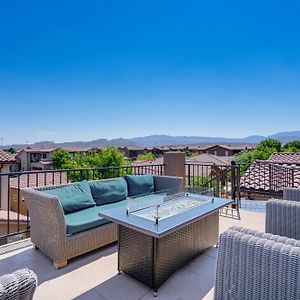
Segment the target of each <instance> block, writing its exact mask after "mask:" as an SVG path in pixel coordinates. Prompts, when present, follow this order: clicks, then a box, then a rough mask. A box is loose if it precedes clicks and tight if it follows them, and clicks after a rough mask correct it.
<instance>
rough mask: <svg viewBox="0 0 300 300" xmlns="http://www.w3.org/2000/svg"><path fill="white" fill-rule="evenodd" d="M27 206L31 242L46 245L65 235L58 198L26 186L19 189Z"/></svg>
mask: <svg viewBox="0 0 300 300" xmlns="http://www.w3.org/2000/svg"><path fill="white" fill-rule="evenodd" d="M21 193H22V195H23V196H24V199H25V203H26V205H27V208H28V212H29V218H30V233H31V240H32V242H33V243H34V244H35V245H36V246H38V247H39V248H44V247H47V244H49V243H54V242H55V241H57V240H58V239H61V240H63V239H65V238H66V236H67V225H66V222H65V216H64V211H63V208H62V206H61V204H60V202H59V199H58V198H57V197H55V196H52V195H49V194H47V193H44V192H41V191H37V190H34V189H32V188H26V189H22V190H21Z"/></svg>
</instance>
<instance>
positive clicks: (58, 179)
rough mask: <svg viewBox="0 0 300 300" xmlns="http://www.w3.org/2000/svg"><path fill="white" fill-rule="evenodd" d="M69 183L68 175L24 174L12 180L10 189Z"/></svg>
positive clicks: (63, 173)
mask: <svg viewBox="0 0 300 300" xmlns="http://www.w3.org/2000/svg"><path fill="white" fill-rule="evenodd" d="M65 183H67V173H66V172H62V173H60V172H58V173H34V174H30V173H29V174H22V175H20V176H19V179H18V177H12V178H10V187H13V188H18V186H20V188H26V187H40V186H46V185H59V184H65Z"/></svg>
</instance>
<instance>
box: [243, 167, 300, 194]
mask: <svg viewBox="0 0 300 300" xmlns="http://www.w3.org/2000/svg"><path fill="white" fill-rule="evenodd" d="M270 180H271V185H270ZM240 182H241V189H242V190H254V191H261V192H264V191H269V190H270V188H271V189H272V190H275V191H282V190H283V188H284V187H292V186H293V187H295V188H300V166H297V165H288V164H283V165H281V164H275V163H272V162H269V161H255V162H254V163H252V164H251V166H250V167H249V168H248V169H247V171H246V172H245V174H244V175H243V176H242V177H241V179H240Z"/></svg>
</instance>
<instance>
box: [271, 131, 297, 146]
mask: <svg viewBox="0 0 300 300" xmlns="http://www.w3.org/2000/svg"><path fill="white" fill-rule="evenodd" d="M268 138H272V139H276V140H279V141H281V142H282V143H288V142H290V141H295V140H300V131H289V132H279V133H276V134H273V135H270V136H268Z"/></svg>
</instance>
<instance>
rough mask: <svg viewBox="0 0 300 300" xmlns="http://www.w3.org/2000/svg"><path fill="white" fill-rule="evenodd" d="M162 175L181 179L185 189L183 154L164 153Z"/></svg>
mask: <svg viewBox="0 0 300 300" xmlns="http://www.w3.org/2000/svg"><path fill="white" fill-rule="evenodd" d="M164 168H165V170H164V171H165V172H164V175H166V176H179V177H182V178H183V186H182V188H184V187H185V153H184V152H166V153H165V154H164Z"/></svg>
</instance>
